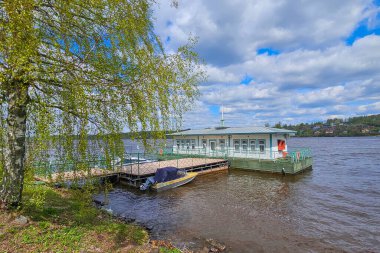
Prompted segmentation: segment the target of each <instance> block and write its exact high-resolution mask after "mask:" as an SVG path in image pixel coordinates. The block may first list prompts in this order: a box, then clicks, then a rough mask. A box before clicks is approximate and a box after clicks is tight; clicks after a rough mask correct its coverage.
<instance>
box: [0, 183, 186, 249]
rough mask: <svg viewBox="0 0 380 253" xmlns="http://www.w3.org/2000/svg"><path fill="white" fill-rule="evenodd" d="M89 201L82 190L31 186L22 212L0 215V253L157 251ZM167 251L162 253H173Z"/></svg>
mask: <svg viewBox="0 0 380 253" xmlns="http://www.w3.org/2000/svg"><path fill="white" fill-rule="evenodd" d="M90 197H91V194H86V193H85V192H84V191H80V190H71V189H70V190H68V189H53V188H50V187H48V186H45V185H28V186H27V187H26V189H25V195H24V199H23V207H22V209H21V208H20V209H19V210H14V211H9V212H8V211H3V210H2V211H1V213H0V245H1V249H0V251H1V252H150V251H151V250H152V248H154V246H152V245H151V244H149V243H148V242H149V235H148V233H147V231H146V230H145V229H143V228H141V227H138V226H136V225H131V224H125V223H123V222H121V221H119V220H116V219H115V218H113V217H112V216H111V215H109V214H107V213H105V212H104V211H102V210H99V209H97V208H95V207H94V206H93V205H92V203H91V200H90V199H88V198H90ZM156 250H158V249H156ZM166 250H167V249H166V248H161V249H160V250H159V251H164V252H170V251H166ZM175 252H180V251H175Z"/></svg>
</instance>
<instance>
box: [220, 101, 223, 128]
mask: <svg viewBox="0 0 380 253" xmlns="http://www.w3.org/2000/svg"><path fill="white" fill-rule="evenodd" d="M223 109H224V108H223V104H222V108H221V110H222V119H221V120H220V126H221V127H224V112H223Z"/></svg>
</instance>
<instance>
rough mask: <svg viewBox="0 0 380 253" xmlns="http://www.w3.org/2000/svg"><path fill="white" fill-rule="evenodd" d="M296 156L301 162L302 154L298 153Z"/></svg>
mask: <svg viewBox="0 0 380 253" xmlns="http://www.w3.org/2000/svg"><path fill="white" fill-rule="evenodd" d="M296 156H297V160H299V159H300V157H301V153H300V152H297V153H296Z"/></svg>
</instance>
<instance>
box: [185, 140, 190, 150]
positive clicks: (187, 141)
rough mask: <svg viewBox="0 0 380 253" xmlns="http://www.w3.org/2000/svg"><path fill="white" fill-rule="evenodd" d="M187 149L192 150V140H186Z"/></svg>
mask: <svg viewBox="0 0 380 253" xmlns="http://www.w3.org/2000/svg"><path fill="white" fill-rule="evenodd" d="M186 149H190V140H186Z"/></svg>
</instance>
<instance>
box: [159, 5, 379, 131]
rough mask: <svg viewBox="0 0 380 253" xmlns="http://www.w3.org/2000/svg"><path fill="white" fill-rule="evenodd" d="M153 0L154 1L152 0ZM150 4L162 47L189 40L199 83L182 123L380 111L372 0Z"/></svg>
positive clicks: (291, 120)
mask: <svg viewBox="0 0 380 253" xmlns="http://www.w3.org/2000/svg"><path fill="white" fill-rule="evenodd" d="M159 2H160V1H159ZM171 3H172V1H169V0H167V2H166V1H161V2H160V3H159V4H158V5H157V6H156V7H155V9H154V11H153V16H154V18H155V21H154V23H155V30H156V32H157V33H158V35H159V36H160V37H161V38H162V41H163V42H164V45H165V48H166V50H167V51H168V52H171V51H174V50H175V49H176V48H178V46H180V45H183V44H186V42H187V40H188V38H189V36H195V37H197V38H198V43H197V45H196V47H195V51H196V52H197V53H198V54H199V56H200V58H202V59H203V61H204V64H203V66H202V67H203V68H204V70H205V71H206V72H207V76H208V78H207V81H206V82H204V83H201V84H199V91H200V93H201V96H200V97H199V100H198V101H197V103H195V104H194V107H193V109H192V110H191V111H190V112H188V113H186V114H185V116H184V117H183V118H184V123H183V127H185V128H193V129H194V128H203V127H215V126H217V125H219V124H220V123H219V122H220V117H221V116H220V115H221V113H220V110H221V107H222V105H223V108H224V119H225V125H227V126H262V125H264V124H265V123H269V124H270V125H274V124H275V123H277V122H281V123H283V124H297V123H301V122H308V123H312V122H317V121H324V120H326V119H329V118H335V117H339V118H348V117H353V116H358V115H371V114H378V113H380V0H375V1H372V0H355V1H353V0H352V1H351V0H318V1H306V0H256V1H255V0H192V1H185V0H179V4H178V8H174V7H173V6H172V4H171Z"/></svg>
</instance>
